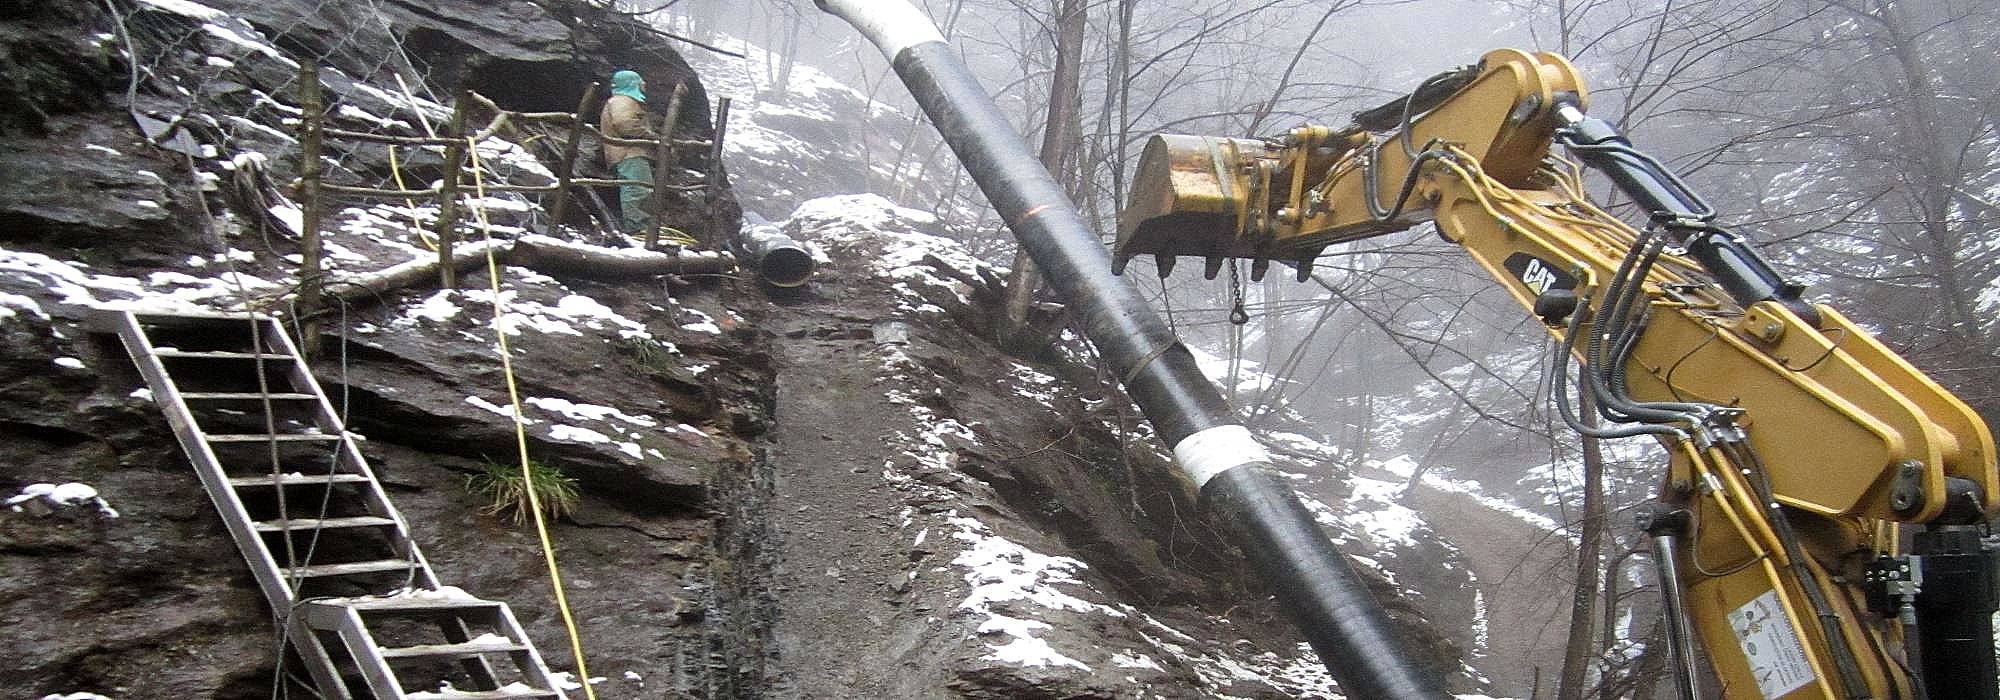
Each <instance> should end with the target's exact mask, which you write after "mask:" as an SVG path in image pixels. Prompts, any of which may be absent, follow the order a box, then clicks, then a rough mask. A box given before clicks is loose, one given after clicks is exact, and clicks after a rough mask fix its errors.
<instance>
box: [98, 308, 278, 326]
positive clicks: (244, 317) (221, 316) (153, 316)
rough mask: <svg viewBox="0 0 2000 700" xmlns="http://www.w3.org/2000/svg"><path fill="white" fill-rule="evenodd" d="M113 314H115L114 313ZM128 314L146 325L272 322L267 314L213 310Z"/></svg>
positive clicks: (135, 312) (271, 318)
mask: <svg viewBox="0 0 2000 700" xmlns="http://www.w3.org/2000/svg"><path fill="white" fill-rule="evenodd" d="M113 313H116V312H115V311H114V312H113ZM128 313H131V314H132V317H133V318H136V319H139V320H140V321H144V322H146V323H154V324H165V325H171V324H182V323H186V324H200V323H214V322H217V321H238V322H242V323H248V322H250V321H252V320H256V321H260V322H262V321H270V320H273V317H272V316H270V315H269V314H261V313H260V314H254V315H252V314H251V313H249V312H244V311H217V310H214V309H179V310H175V311H130V312H128Z"/></svg>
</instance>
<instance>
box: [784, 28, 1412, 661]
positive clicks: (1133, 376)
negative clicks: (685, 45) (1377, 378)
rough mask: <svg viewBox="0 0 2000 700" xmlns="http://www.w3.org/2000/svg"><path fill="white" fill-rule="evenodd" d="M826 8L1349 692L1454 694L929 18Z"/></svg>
mask: <svg viewBox="0 0 2000 700" xmlns="http://www.w3.org/2000/svg"><path fill="white" fill-rule="evenodd" d="M816 2H817V3H818V4H819V7H820V9H823V10H826V11H828V12H831V13H833V14H835V15H838V16H839V17H840V18H841V19H844V20H846V21H847V22H848V23H849V24H852V25H854V26H855V28H856V29H859V30H861V32H862V34H864V35H866V36H867V37H868V39H869V40H870V41H872V42H874V43H875V45H876V46H877V47H879V48H881V49H882V52H883V54H884V55H886V56H888V57H889V60H890V64H891V65H893V66H894V67H895V70H896V75H897V76H898V77H900V78H902V80H903V84H904V85H905V86H907V87H908V88H909V90H910V93H911V95H912V96H914V97H915V98H916V100H917V103H918V105H920V106H921V107H922V108H923V110H924V113H925V114H926V115H927V116H929V117H930V120H931V124H932V125H933V126H935V127H937V130H938V133H939V134H940V135H941V136H943V138H944V140H945V142H946V143H947V144H949V145H950V146H951V149H952V152H953V153H955V154H957V156H958V159H959V161H960V162H961V163H963V164H964V165H965V169H966V171H967V172H969V173H970V174H971V175H972V179H973V181H975V182H977V183H978V184H979V188H980V191H982V192H984V193H985V194H986V197H987V199H988V200H990V201H991V202H992V204H993V208H994V209H995V210H996V211H997V212H999V214H1000V217H1001V219H1002V220H1003V221H1005V222H1006V223H1007V227H1008V228H1009V229H1011V230H1012V231H1013V233H1014V237H1015V238H1016V239H1017V240H1019V241H1020V245H1021V247H1022V248H1023V249H1024V250H1026V251H1027V252H1028V254H1029V255H1030V257H1032V258H1033V259H1034V261H1035V264H1036V265H1038V266H1040V267H1041V268H1042V270H1043V272H1044V276H1045V278H1046V279H1047V280H1048V281H1049V284H1050V286H1052V287H1054V288H1055V290H1056V291H1057V293H1059V294H1060V295H1061V296H1062V299H1063V300H1064V302H1065V303H1067V304H1068V305H1069V307H1070V310H1071V311H1072V312H1073V313H1074V314H1075V316H1076V317H1077V318H1079V319H1080V320H1081V321H1082V325H1083V330H1084V333H1085V335H1086V336H1088V337H1089V338H1090V340H1091V342H1092V343H1094V344H1095V345H1096V346H1097V349H1098V352H1099V354H1100V355H1101V356H1102V357H1103V358H1104V359H1105V361H1106V362H1107V363H1108V364H1109V365H1110V368H1111V369H1112V371H1113V372H1114V373H1115V374H1116V376H1118V377H1119V378H1120V379H1121V380H1122V381H1123V383H1124V385H1125V390H1126V392H1127V393H1129V394H1130V395H1131V396H1132V399H1133V401H1135V402H1137V403H1138V404H1139V408H1140V409H1141V410H1142V411H1144V412H1145V414H1146V418H1147V420H1149V421H1151V422H1152V424H1153V427H1154V429H1155V431H1156V432H1158V433H1159V435H1160V437H1161V438H1162V439H1163V440H1165V441H1166V442H1167V444H1169V445H1172V446H1173V450H1174V460H1175V462H1176V463H1177V464H1178V465H1179V466H1180V468H1181V470H1182V471H1183V473H1185V474H1186V475H1187V476H1188V478H1189V479H1190V480H1192V481H1193V482H1194V484H1195V486H1196V487H1197V488H1198V489H1199V490H1200V493H1201V498H1202V502H1203V506H1204V507H1205V508H1208V509H1211V510H1212V511H1213V512H1215V513H1216V514H1218V515H1219V516H1220V517H1221V519H1222V521H1223V522H1224V523H1226V524H1227V526H1228V527H1229V529H1230V530H1231V531H1232V533H1233V534H1234V536H1235V541H1236V544H1237V545H1238V546H1239V547H1241V548H1242V549H1243V552H1244V554H1245V556H1246V557H1248V558H1249V560H1250V562H1251V564H1252V565H1253V566H1255V567H1256V570H1257V572H1258V574H1259V575H1260V576H1261V577H1262V578H1263V579H1264V580H1265V581H1267V582H1269V583H1270V584H1271V585H1272V587H1273V588H1275V589H1276V592H1277V594H1278V598H1279V600H1280V602H1282V603H1283V604H1284V607H1285V610H1286V612H1287V613H1288V615H1289V617H1290V618H1291V620H1292V622H1293V623H1294V624H1295V625H1297V627H1298V629H1299V631H1300V633H1301V634H1303V635H1304V636H1305V638H1306V640H1307V642H1308V643H1310V644H1311V645H1312V647H1313V649H1314V650H1316V651H1318V652H1319V655H1320V659H1321V661H1323V662H1324V663H1325V664H1326V666H1327V670H1328V671H1330V672H1332V674H1333V676H1334V679H1335V680H1336V681H1338V682H1339V683H1340V687H1341V690H1342V691H1343V692H1345V693H1346V694H1347V695H1348V697H1354V698H1371V699H1380V700H1404V699H1409V700H1416V699H1419V698H1422V699H1427V700H1434V699H1436V698H1444V697H1447V695H1446V694H1445V692H1444V689H1443V684H1442V682H1441V679H1440V678H1439V676H1438V674H1435V673H1430V672H1427V670H1426V669H1423V668H1421V667H1420V666H1419V665H1418V664H1416V663H1414V662H1413V661H1412V660H1411V659H1412V658H1413V657H1412V656H1411V655H1410V654H1409V652H1408V651H1407V650H1406V648H1405V646H1404V644H1403V643H1402V641H1401V639H1400V638H1399V637H1398V635H1396V634H1395V631H1394V627H1393V623H1392V622H1391V621H1390V619H1389V616H1388V613H1387V612H1386V611H1385V610H1384V609H1383V608H1382V606H1381V604H1380V603H1378V602H1377V601H1376V600H1375V598H1374V596H1373V595H1372V594H1371V593H1369V591H1368V588H1367V586H1366V585H1365V584H1364V583H1363V582H1362V579H1361V578H1360V576H1359V575H1358V574H1356V573H1355V572H1354V570H1353V568H1352V567H1351V566H1350V565H1349V563H1348V561H1347V558H1346V557H1345V556H1343V555H1342V554H1341V553H1340V551H1339V550H1338V549H1336V548H1334V546H1333V544H1332V543H1331V542H1329V541H1327V539H1326V535H1325V534H1324V533H1322V532H1321V531H1320V529H1319V525H1318V523H1317V522H1316V521H1314V519H1313V517H1312V514H1311V513H1310V512H1308V511H1307V510H1306V509H1305V506H1304V505H1302V504H1301V503H1299V500H1298V497H1297V495H1295V494H1294V493H1293V492H1292V490H1291V487H1290V486H1289V485H1287V484H1286V483H1285V480H1284V478H1283V477H1282V476H1280V475H1279V474H1277V473H1276V471H1275V470H1273V469H1272V468H1271V466H1270V457H1269V455H1268V454H1267V453H1266V452H1265V451H1264V449H1263V447H1262V446H1261V445H1259V444H1258V443H1257V442H1256V440H1255V439H1253V438H1252V437H1251V436H1250V431H1249V430H1248V429H1246V428H1244V427H1243V426H1242V425H1241V424H1240V423H1238V422H1237V421H1236V419H1235V417H1234V416H1233V415H1232V414H1231V412H1230V410H1229V407H1228V405H1227V404H1226V403H1225V402H1224V401H1223V399H1222V395H1221V393H1220V392H1219V391H1217V390H1216V388H1215V386H1214V385H1213V384H1211V383H1210V382H1209V381H1208V378H1207V377H1205V376H1203V375H1202V373H1201V370H1200V369H1199V368H1198V367H1197V366H1196V364H1195V361H1194V356H1193V354H1191V353H1189V352H1188V350H1187V348H1186V347H1184V346H1182V345H1181V344H1180V341H1179V339H1178V338H1176V337H1175V335H1174V333H1173V332H1172V331H1171V330H1169V329H1168V328H1167V326H1166V324H1165V323H1164V322H1162V321H1161V320H1160V317H1159V315H1158V314H1155V313H1154V312H1153V309H1152V307H1150V306H1148V305H1147V304H1146V301H1145V299H1144V298H1143V297H1141V296H1140V295H1139V293H1138V290H1137V289H1136V288H1134V287H1133V286H1132V285H1131V283H1130V282H1129V281H1128V280H1126V279H1125V278H1123V277H1119V276H1116V275H1113V274H1112V272H1111V255H1110V253H1109V252H1107V251H1106V250H1105V249H1104V246H1103V245H1102V244H1101V243H1099V242H1098V239H1097V236H1095V235H1093V234H1092V232H1091V230H1090V227H1089V226H1088V225H1087V224H1086V223H1085V222H1084V220H1083V217H1082V215H1081V214H1079V213H1078V212H1077V209H1076V206H1075V205H1074V204H1072V203H1071V202H1070V201H1069V199H1068V197H1067V196H1066V195H1065V194H1064V192H1063V189H1062V187H1061V186H1060V185H1058V184H1057V183H1056V181H1055V179H1054V178H1052V177H1051V176H1050V175H1049V173H1048V171H1047V170H1046V169H1044V168H1043V166H1042V164H1041V161H1040V160H1038V159H1037V158H1036V156H1035V154H1034V153H1033V152H1032V151H1030V150H1029V148H1028V146H1027V144H1026V143H1024V142H1023V141H1022V140H1021V138H1020V136H1018V135H1017V134H1015V133H1014V129H1013V126H1012V125H1010V124H1008V123H1007V120H1006V119H1005V118H1004V117H1002V116H1001V114H1000V110H999V108H998V107H997V106H995V105H994V104H993V98H992V97H991V96H989V95H987V93H986V90H985V89H984V88H983V87H981V86H980V85H979V82H978V80H977V79H975V78H974V77H973V76H972V74H971V72H970V71H968V70H967V69H966V67H965V65H964V64H963V63H961V62H960V61H959V60H958V57H957V56H956V55H955V54H954V53H953V52H952V50H951V47H950V46H949V45H947V44H946V43H945V42H944V38H943V36H942V35H940V34H939V33H938V31H937V27H936V25H934V24H932V23H931V21H930V18H929V17H928V16H926V15H925V14H924V13H923V12H922V11H920V10H918V9H916V8H915V7H913V6H911V5H909V4H908V3H906V2H902V1H900V0H816Z"/></svg>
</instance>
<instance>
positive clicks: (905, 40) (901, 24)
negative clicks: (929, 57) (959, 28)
mask: <svg viewBox="0 0 2000 700" xmlns="http://www.w3.org/2000/svg"><path fill="white" fill-rule="evenodd" d="M820 7H822V8H825V9H826V11H828V12H832V13H834V14H836V15H840V17H841V19H845V20H847V23H848V24H852V25H854V28H855V29H858V30H861V34H862V35H863V36H866V37H868V40H869V41H872V42H875V45H876V46H878V47H880V48H881V49H882V55H884V56H888V57H889V60H891V61H894V60H896V56H897V55H898V54H901V53H903V49H907V48H910V47H912V46H916V45H918V44H923V43H928V42H932V41H936V42H943V41H944V35H943V34H940V33H938V29H937V24H935V23H933V22H931V18H930V15H926V14H924V11H923V10H919V9H917V8H916V7H915V6H914V5H911V4H910V3H908V2H905V1H904V0H820Z"/></svg>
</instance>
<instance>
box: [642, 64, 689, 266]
mask: <svg viewBox="0 0 2000 700" xmlns="http://www.w3.org/2000/svg"><path fill="white" fill-rule="evenodd" d="M686 99H687V84H686V83H674V95H673V97H670V98H667V119H666V121H664V122H661V125H660V140H659V143H658V144H657V145H656V146H654V147H653V196H652V197H649V198H647V199H646V208H648V209H651V210H652V212H653V225H652V226H650V227H648V228H647V229H646V250H653V249H654V248H657V247H658V246H659V243H660V226H661V225H662V224H664V223H665V222H666V220H667V196H666V195H667V192H668V190H669V189H670V188H672V187H673V186H674V174H675V173H678V172H680V166H679V165H678V164H676V163H675V162H674V127H675V126H676V125H678V124H680V122H681V102H683V101H684V100H686Z"/></svg>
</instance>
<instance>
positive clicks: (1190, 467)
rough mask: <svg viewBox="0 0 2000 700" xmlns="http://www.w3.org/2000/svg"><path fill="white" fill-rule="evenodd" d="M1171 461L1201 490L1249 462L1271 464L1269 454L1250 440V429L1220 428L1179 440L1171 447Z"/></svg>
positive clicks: (1255, 441) (1241, 427)
mask: <svg viewBox="0 0 2000 700" xmlns="http://www.w3.org/2000/svg"><path fill="white" fill-rule="evenodd" d="M1174 461H1176V462H1179V463H1180V465H1181V470H1182V471H1185V472H1187V475H1188V477H1189V478H1192V479H1194V487H1195V488H1196V489H1200V488H1201V487H1203V486H1206V485H1208V480H1209V479H1213V478H1215V475H1217V474H1221V473H1223V472H1226V471H1229V470H1231V469H1234V468H1236V467H1240V466H1243V465H1245V464H1249V463H1251V462H1270V461H1271V453H1269V452H1265V451H1264V446H1263V445H1260V444H1258V443H1257V439H1256V438H1253V437H1250V429H1249V428H1245V427H1243V426H1240V425H1220V426H1216V427H1213V428H1209V429H1207V430H1203V431H1201V432H1198V433H1195V434H1193V435H1189V436H1187V437H1185V438H1182V439H1181V441H1180V443H1179V444H1177V445H1174Z"/></svg>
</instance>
